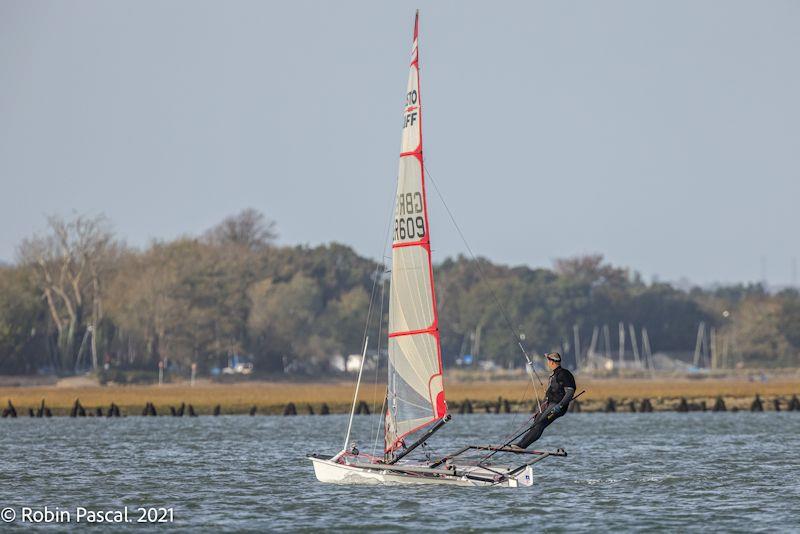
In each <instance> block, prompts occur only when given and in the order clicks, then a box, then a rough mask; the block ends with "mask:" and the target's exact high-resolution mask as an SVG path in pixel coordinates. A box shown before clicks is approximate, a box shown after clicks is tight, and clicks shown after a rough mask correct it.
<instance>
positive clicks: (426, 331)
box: [389, 321, 436, 337]
mask: <svg viewBox="0 0 800 534" xmlns="http://www.w3.org/2000/svg"><path fill="white" fill-rule="evenodd" d="M435 324H436V323H435V321H434V325H435ZM434 332H436V327H435V326H431V327H428V328H420V329H419V330H405V331H403V330H401V331H400V332H389V337H399V336H413V335H414V334H433V333H434Z"/></svg>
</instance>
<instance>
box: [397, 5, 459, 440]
mask: <svg viewBox="0 0 800 534" xmlns="http://www.w3.org/2000/svg"><path fill="white" fill-rule="evenodd" d="M418 36H419V11H417V14H416V17H415V19H414V43H413V45H412V47H411V65H410V69H409V75H408V87H407V92H406V103H405V108H404V112H403V137H402V144H401V149H400V170H399V173H398V179H397V196H396V203H395V218H394V238H393V241H392V283H391V293H390V296H389V381H388V391H387V410H386V427H385V452H387V453H389V452H392V451H394V450H395V449H397V448H398V447H400V446H401V445H402V441H403V438H404V437H405V436H407V435H408V434H410V433H412V432H416V431H417V430H420V429H422V428H424V427H425V426H427V425H428V424H430V423H432V422H434V421H436V420H438V419H440V418H442V417H444V416H445V414H446V413H447V404H446V403H445V397H444V383H443V380H442V350H441V345H440V343H439V318H438V313H437V310H436V294H435V293H434V284H433V268H432V265H431V245H430V231H429V229H430V227H429V225H428V205H427V199H426V196H425V176H424V169H423V160H422V107H421V100H420V83H419V50H418V48H417V43H418Z"/></svg>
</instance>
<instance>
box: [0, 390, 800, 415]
mask: <svg viewBox="0 0 800 534" xmlns="http://www.w3.org/2000/svg"><path fill="white" fill-rule="evenodd" d="M656 401H657V403H658V406H659V411H664V410H665V409H666V410H670V409H671V410H672V411H675V412H678V413H688V412H696V411H703V412H704V411H712V412H726V411H731V412H738V411H739V410H741V409H744V410H746V409H747V408H748V407H749V411H751V412H764V411H766V410H770V411H773V410H774V411H776V412H780V411H787V412H794V411H800V399H798V395H796V394H795V395H792V397H791V398H790V399H788V400H787V398H786V397H783V398H781V397H772V398H769V399H762V398H761V396H760V395H756V396H755V398H753V400H752V402H750V403H749V405H747V404H744V406H743V402H742V401H741V400H738V401H737V402H736V405H734V406H732V407H730V406H727V405H726V402H725V399H724V398H723V397H722V396H721V395H720V396H717V397H716V399H714V400H712V401H706V400H693V401H690V400H689V399H687V398H686V397H680V398H679V399H678V400H677V402H675V401H673V402H674V404H672V405H671V406H670V404H668V403H669V399H663V398H659V399H657V400H656ZM450 404H451V409H452V411H453V412H456V411H457V413H459V414H462V415H465V414H472V413H474V412H475V408H476V404H473V402H472V401H471V400H469V399H465V400H464V401H463V402H461V403H458V402H451V403H450ZM525 404H526V405H531V406H532V409H531V412H532V413H533V412H535V411H536V410H537V406H536V404H535V403H525ZM301 407H302V408H301V409H302V410H303V413H305V414H308V415H317V414H319V415H329V414H330V413H331V409H330V406H329V405H328V404H327V403H322V404H321V405H319V408H318V409H317V408H316V405H312V404H310V403H305V404H303V405H301ZM481 407H482V408H483V411H485V412H486V413H487V414H489V413H491V414H510V413H514V412H515V411H518V410H519V409H520V408H522V405H520V404H519V403H517V402H514V401H511V400H509V399H505V398H503V397H498V398H497V400H496V401H488V402H487V401H483V402H479V403H477V408H478V409H479V410H480V408H481ZM525 409H527V406H526V407H525ZM22 410H23V411H22V412H21V413H22V414H25V413H27V415H28V416H29V417H31V418H41V417H52V415H53V414H52V411H51V409H50V407H48V406H47V405H46V404H45V401H44V399H42V401H41V403H40V405H39V406H38V407H34V408H23V409H22ZM585 410H586V403H585V402H584V403H581V401H578V400H574V401H572V402H571V403H570V407H569V411H570V412H573V413H580V412H581V411H585ZM589 410H590V411H600V412H604V413H616V412H617V411H622V412H629V413H650V412H653V411H654V408H653V402H651V400H650V399H649V398H644V399H641V400H638V399H614V398H611V397H609V398H607V399H606V400H605V401H602V403H600V404H599V405H598V404H597V401H592V402H590V403H589ZM267 411H268V412H269V410H267ZM169 413H170V415H172V416H173V417H183V416H184V415H188V416H189V417H197V415H198V414H197V413H196V411H195V409H194V407H193V406H192V405H191V404H188V405H187V404H186V403H183V402H182V403H181V404H180V406H178V407H175V406H169ZM247 413H248V414H249V415H250V416H255V415H256V414H257V413H258V407H257V406H255V405H253V406H251V407H250V408H249V410H248V411H247ZM298 413H299V412H298V405H296V404H295V403H293V402H289V403H288V404H286V405H285V406H284V408H283V415H285V416H292V415H298ZM370 413H371V409H370V406H369V404H367V402H366V401H359V402H358V403H357V404H356V410H355V414H356V415H370ZM19 414H20V412H18V409H17V408H16V407H15V406H14V405H13V404H12V402H11V400H10V399H9V400H7V404H6V407H4V408H3V410H2V417H3V418H15V417H18V415H19ZM68 414H69V416H70V417H73V418H77V417H121V416H122V414H121V412H120V408H119V406H117V405H116V404H115V403H113V402H112V403H111V405H110V406H109V407H108V408H107V409H106V408H104V407H95V408H90V409H87V408H86V407H84V406H83V404H82V403H81V401H80V399H77V398H76V399H75V402H74V403H73V405H72V407H71V408H70V410H69V412H68ZM221 414H222V407H221V405H220V404H217V405H215V406H214V407H213V410H212V415H214V416H219V415H221ZM157 415H158V413H157V411H156V408H155V405H154V404H153V403H152V402H149V401H148V402H147V403H146V404H145V406H144V409H143V410H142V416H145V417H155V416H157Z"/></svg>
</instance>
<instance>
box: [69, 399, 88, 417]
mask: <svg viewBox="0 0 800 534" xmlns="http://www.w3.org/2000/svg"><path fill="white" fill-rule="evenodd" d="M69 416H70V417H86V409H85V408H84V407H83V405H82V404H81V401H80V399H75V404H73V405H72V409H71V410H70V412H69Z"/></svg>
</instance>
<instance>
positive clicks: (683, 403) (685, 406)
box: [675, 397, 689, 413]
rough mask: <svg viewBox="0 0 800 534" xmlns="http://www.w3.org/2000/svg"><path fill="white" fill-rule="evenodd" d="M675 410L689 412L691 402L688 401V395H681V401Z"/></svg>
mask: <svg viewBox="0 0 800 534" xmlns="http://www.w3.org/2000/svg"><path fill="white" fill-rule="evenodd" d="M675 411H676V412H679V413H687V412H688V411H689V403H688V402H687V401H686V397H681V400H680V402H678V404H677V406H675Z"/></svg>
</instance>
